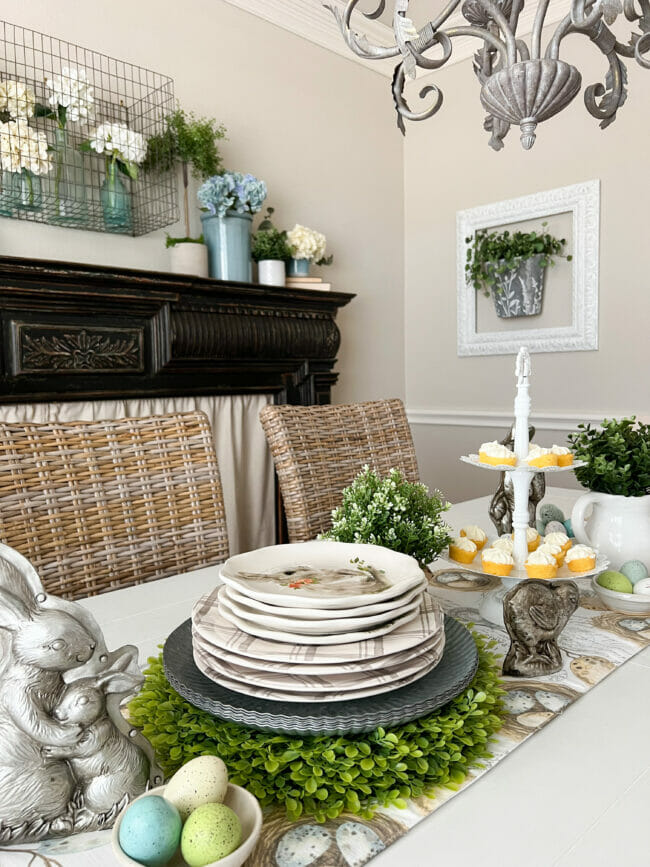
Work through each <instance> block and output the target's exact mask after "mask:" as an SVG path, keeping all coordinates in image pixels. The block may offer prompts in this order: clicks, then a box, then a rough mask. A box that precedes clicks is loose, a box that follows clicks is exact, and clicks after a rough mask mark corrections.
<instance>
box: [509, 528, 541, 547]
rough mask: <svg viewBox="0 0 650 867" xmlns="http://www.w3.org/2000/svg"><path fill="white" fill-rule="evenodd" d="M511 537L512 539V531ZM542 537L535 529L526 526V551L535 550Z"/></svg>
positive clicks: (513, 536)
mask: <svg viewBox="0 0 650 867" xmlns="http://www.w3.org/2000/svg"><path fill="white" fill-rule="evenodd" d="M511 538H512V539H513V540H514V538H515V534H514V533H513V534H512V536H511ZM541 539H542V537H541V536H540V535H539V533H538V532H537V530H536V529H535V528H534V527H526V544H527V545H528V551H529V553H530V551H536V550H537V548H538V547H539V543H540V541H541Z"/></svg>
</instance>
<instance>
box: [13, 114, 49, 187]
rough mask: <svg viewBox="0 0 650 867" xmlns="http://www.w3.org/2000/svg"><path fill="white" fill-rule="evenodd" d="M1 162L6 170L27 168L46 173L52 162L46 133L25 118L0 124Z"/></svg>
mask: <svg viewBox="0 0 650 867" xmlns="http://www.w3.org/2000/svg"><path fill="white" fill-rule="evenodd" d="M0 164H1V165H2V169H3V171H5V172H19V171H21V169H27V171H29V172H32V174H34V175H46V174H47V173H48V172H49V171H50V169H51V168H52V163H51V159H50V155H49V153H48V152H47V138H46V137H45V134H44V133H42V132H39V131H38V130H36V129H32V128H31V127H30V126H29V125H28V123H27V121H26V120H25V119H24V118H18V120H10V121H9V122H8V123H2V124H0Z"/></svg>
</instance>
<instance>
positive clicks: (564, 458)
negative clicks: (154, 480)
mask: <svg viewBox="0 0 650 867" xmlns="http://www.w3.org/2000/svg"><path fill="white" fill-rule="evenodd" d="M551 451H552V452H553V454H554V455H557V463H558V466H560V467H570V466H571V464H572V463H573V454H572V452H571V449H568V448H566V446H557V445H555V444H553V445H552V446H551Z"/></svg>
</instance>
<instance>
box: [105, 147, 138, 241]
mask: <svg viewBox="0 0 650 867" xmlns="http://www.w3.org/2000/svg"><path fill="white" fill-rule="evenodd" d="M99 197H100V199H101V203H102V211H103V212H104V225H105V226H106V229H107V231H109V232H130V231H131V229H132V227H133V218H132V216H131V195H130V193H129V191H128V190H127V189H126V187H125V186H124V184H123V183H122V179H121V178H120V176H119V172H118V169H117V163H116V162H115V160H113V159H110V158H109V159H107V160H106V177H105V178H104V183H103V184H102V188H101V190H100V191H99Z"/></svg>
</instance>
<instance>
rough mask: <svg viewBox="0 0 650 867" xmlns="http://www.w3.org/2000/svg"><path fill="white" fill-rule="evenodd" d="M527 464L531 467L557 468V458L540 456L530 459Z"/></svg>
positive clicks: (554, 456)
mask: <svg viewBox="0 0 650 867" xmlns="http://www.w3.org/2000/svg"><path fill="white" fill-rule="evenodd" d="M527 463H528V464H529V465H530V466H531V467H557V466H558V463H559V461H558V457H557V455H553V454H550V455H540V456H539V457H538V458H531V459H530V460H529V461H527Z"/></svg>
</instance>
